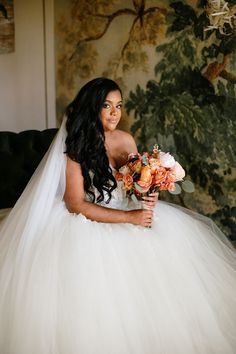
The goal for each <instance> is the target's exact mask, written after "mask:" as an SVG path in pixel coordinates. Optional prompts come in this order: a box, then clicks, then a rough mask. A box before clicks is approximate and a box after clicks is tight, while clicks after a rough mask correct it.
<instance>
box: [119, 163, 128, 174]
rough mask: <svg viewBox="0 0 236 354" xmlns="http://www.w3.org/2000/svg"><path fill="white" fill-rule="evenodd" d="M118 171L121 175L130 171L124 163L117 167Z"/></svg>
mask: <svg viewBox="0 0 236 354" xmlns="http://www.w3.org/2000/svg"><path fill="white" fill-rule="evenodd" d="M119 172H120V173H122V175H127V174H129V173H130V169H129V167H128V166H126V165H124V166H122V167H121V168H120V169H119Z"/></svg>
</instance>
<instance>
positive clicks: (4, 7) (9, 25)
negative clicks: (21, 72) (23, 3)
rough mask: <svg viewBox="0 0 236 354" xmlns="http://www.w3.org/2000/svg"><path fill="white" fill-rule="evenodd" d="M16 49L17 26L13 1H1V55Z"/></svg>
mask: <svg viewBox="0 0 236 354" xmlns="http://www.w3.org/2000/svg"><path fill="white" fill-rule="evenodd" d="M14 49H15V26H14V11H13V0H1V1H0V54H4V53H11V52H13V51H14Z"/></svg>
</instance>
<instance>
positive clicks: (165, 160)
mask: <svg viewBox="0 0 236 354" xmlns="http://www.w3.org/2000/svg"><path fill="white" fill-rule="evenodd" d="M159 158H160V162H161V166H163V167H166V168H172V167H173V166H174V164H175V159H174V158H173V156H171V155H170V154H169V152H167V153H165V152H162V151H160V153H159Z"/></svg>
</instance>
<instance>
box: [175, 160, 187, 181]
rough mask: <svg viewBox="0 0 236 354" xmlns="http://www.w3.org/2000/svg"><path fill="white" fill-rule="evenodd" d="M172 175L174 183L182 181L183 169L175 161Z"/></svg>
mask: <svg viewBox="0 0 236 354" xmlns="http://www.w3.org/2000/svg"><path fill="white" fill-rule="evenodd" d="M172 173H173V175H174V177H175V181H182V179H183V178H184V176H185V171H184V169H183V167H182V166H181V165H180V164H179V163H178V162H177V161H175V164H174V167H173V168H172Z"/></svg>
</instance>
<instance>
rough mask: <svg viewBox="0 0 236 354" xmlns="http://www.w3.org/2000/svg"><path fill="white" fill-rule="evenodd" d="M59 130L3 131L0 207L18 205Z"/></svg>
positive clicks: (0, 142)
mask: <svg viewBox="0 0 236 354" xmlns="http://www.w3.org/2000/svg"><path fill="white" fill-rule="evenodd" d="M56 132H57V129H56V128H55V129H46V130H43V131H38V130H26V131H23V132H20V133H13V132H7V131H4V132H0V210H8V208H12V207H13V206H14V204H15V202H16V201H17V199H18V198H19V196H20V195H21V193H22V191H23V190H24V188H25V186H26V184H27V182H28V181H29V179H30V177H31V176H32V174H33V172H34V171H35V169H36V167H37V166H38V164H39V162H40V160H41V159H42V157H43V155H44V154H45V152H46V151H47V149H48V147H49V145H50V144H51V142H52V140H53V138H54V136H55V134H56ZM3 214H4V212H3V213H2V215H3ZM0 218H1V215H0Z"/></svg>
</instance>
